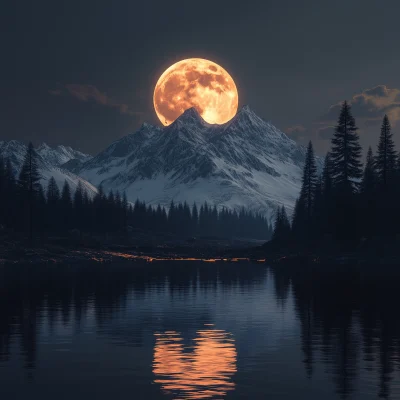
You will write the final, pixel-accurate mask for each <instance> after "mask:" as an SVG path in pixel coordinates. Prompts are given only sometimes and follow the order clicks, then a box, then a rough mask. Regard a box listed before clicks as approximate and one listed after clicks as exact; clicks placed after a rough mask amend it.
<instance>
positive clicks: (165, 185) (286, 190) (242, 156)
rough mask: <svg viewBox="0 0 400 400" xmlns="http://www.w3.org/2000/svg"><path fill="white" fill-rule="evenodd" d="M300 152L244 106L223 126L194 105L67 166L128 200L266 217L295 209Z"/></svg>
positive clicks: (301, 154)
mask: <svg viewBox="0 0 400 400" xmlns="http://www.w3.org/2000/svg"><path fill="white" fill-rule="evenodd" d="M305 153H306V149H305V148H304V147H302V146H299V145H297V144H296V143H295V142H294V141H293V140H291V139H289V138H288V137H287V136H286V135H285V134H284V133H282V132H281V131H279V130H278V129H277V128H276V127H274V126H273V125H272V124H271V123H269V122H266V121H264V120H263V119H261V118H260V117H258V116H257V115H256V114H255V113H254V112H253V111H252V110H251V109H250V108H249V107H248V106H245V107H243V108H242V109H241V110H240V111H239V112H238V113H237V115H236V116H235V117H234V118H233V119H232V120H231V121H229V122H228V123H226V124H224V125H210V124H208V123H206V122H205V121H204V120H203V119H202V118H201V116H200V115H199V114H198V113H197V111H196V110H195V109H194V108H192V109H189V110H187V111H185V112H184V113H183V114H182V115H181V116H180V117H179V118H178V119H177V120H176V121H175V122H174V123H172V124H171V125H169V126H167V127H165V128H159V127H155V126H152V125H149V124H144V125H143V126H142V127H141V128H140V129H139V130H138V131H137V132H135V133H133V134H130V135H128V136H125V137H123V138H122V139H120V140H118V141H116V142H114V143H112V144H111V145H110V146H109V147H108V148H107V149H105V150H104V151H103V152H101V153H99V154H98V155H97V156H95V157H93V158H91V159H90V160H88V161H86V162H84V163H75V162H74V165H73V168H72V170H73V171H74V172H75V173H76V174H78V175H80V176H81V177H82V178H84V179H85V180H87V181H89V182H90V183H92V184H93V185H96V186H98V185H100V184H101V185H102V186H103V187H104V189H105V190H110V189H112V190H119V191H121V192H122V191H124V192H126V194H127V196H128V199H129V200H130V201H135V200H136V199H137V198H139V199H140V200H143V201H145V202H146V203H149V204H158V203H161V204H163V205H166V206H168V204H169V203H170V201H171V200H174V201H175V202H183V201H187V202H188V203H193V202H196V203H197V204H200V203H203V202H204V201H207V202H208V203H211V204H215V205H217V207H219V208H222V207H227V208H231V209H232V208H240V207H241V206H245V207H247V208H249V209H251V210H253V211H259V212H262V213H263V214H266V215H268V216H269V217H270V218H272V217H273V215H274V213H275V210H276V208H277V206H280V205H282V204H283V205H285V207H286V208H287V209H288V211H289V212H291V211H292V210H293V207H294V203H295V200H296V198H297V196H298V194H299V191H300V185H301V174H302V166H303V162H304V159H305ZM317 162H318V165H319V166H321V162H322V161H321V160H320V159H318V160H317Z"/></svg>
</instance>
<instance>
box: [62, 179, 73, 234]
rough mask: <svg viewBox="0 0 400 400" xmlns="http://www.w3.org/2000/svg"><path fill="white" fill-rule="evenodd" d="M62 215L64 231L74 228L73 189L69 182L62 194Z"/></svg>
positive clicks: (65, 184) (65, 183) (66, 183)
mask: <svg viewBox="0 0 400 400" xmlns="http://www.w3.org/2000/svg"><path fill="white" fill-rule="evenodd" d="M60 213H61V221H60V222H61V224H62V228H63V229H64V230H68V229H70V228H71V227H72V222H73V221H72V219H73V211H72V197H71V189H70V186H69V184H68V182H67V181H65V182H64V186H63V188H62V192H61V199H60Z"/></svg>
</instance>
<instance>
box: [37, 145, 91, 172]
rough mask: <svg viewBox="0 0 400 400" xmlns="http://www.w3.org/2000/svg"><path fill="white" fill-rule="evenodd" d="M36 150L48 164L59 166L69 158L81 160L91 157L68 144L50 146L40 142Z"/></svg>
mask: <svg viewBox="0 0 400 400" xmlns="http://www.w3.org/2000/svg"><path fill="white" fill-rule="evenodd" d="M36 152H37V153H38V154H39V155H40V156H41V157H42V158H43V159H45V160H46V161H48V162H49V163H50V164H52V165H54V166H57V167H60V166H61V165H62V164H65V163H66V162H68V161H70V160H79V161H82V162H85V161H88V160H90V159H91V158H92V156H90V155H89V154H84V153H82V152H80V151H78V150H74V149H72V148H71V147H69V146H62V145H60V146H57V147H54V148H52V147H50V146H48V145H47V144H46V143H42V144H41V145H40V146H39V147H37V148H36Z"/></svg>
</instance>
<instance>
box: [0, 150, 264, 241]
mask: <svg viewBox="0 0 400 400" xmlns="http://www.w3.org/2000/svg"><path fill="white" fill-rule="evenodd" d="M37 157H38V156H37V154H36V152H35V149H34V147H33V145H32V144H31V143H30V144H29V146H28V149H27V153H26V155H25V158H24V162H23V164H22V168H21V170H20V172H19V175H18V177H17V178H16V177H15V176H14V172H13V168H12V165H11V162H10V160H6V161H4V160H2V159H0V193H1V196H0V225H1V226H2V228H3V229H4V230H7V231H10V232H17V233H24V234H28V236H29V238H30V239H31V240H32V239H33V237H34V235H35V234H41V235H43V234H47V235H51V234H58V235H64V234H67V233H71V231H72V230H76V231H79V232H80V233H83V232H84V233H88V234H92V235H95V234H105V233H108V234H125V235H129V234H132V233H133V232H134V231H143V232H150V233H152V232H159V233H171V234H175V235H177V236H181V237H197V236H213V237H224V238H232V237H245V238H254V239H269V238H270V237H271V235H272V227H271V226H270V225H269V223H268V220H267V219H266V218H265V217H264V216H263V215H261V214H259V213H253V212H250V211H247V210H246V209H245V208H242V209H240V210H238V211H235V210H228V209H226V208H223V209H221V210H218V209H217V207H216V206H211V205H209V204H207V203H206V202H205V203H204V204H202V205H200V206H199V207H198V206H197V205H196V203H194V204H193V205H192V206H189V205H188V204H187V203H186V202H185V203H177V204H175V203H174V202H173V201H172V202H171V203H170V205H169V207H168V208H166V207H163V206H161V205H158V206H157V207H154V206H151V205H146V204H145V203H144V202H141V201H139V200H137V201H136V202H135V203H134V204H132V203H130V202H128V200H127V197H126V195H125V193H123V194H121V193H119V192H118V191H116V192H113V191H110V192H108V193H105V192H104V190H103V188H102V186H100V187H99V188H98V192H97V193H96V194H94V195H93V196H89V194H88V192H87V191H86V190H85V188H84V186H83V185H82V184H81V182H79V183H78V186H77V188H76V190H75V191H74V192H73V191H72V190H71V188H70V185H69V184H68V182H67V181H65V183H64V186H63V188H62V190H61V191H60V190H59V187H58V185H57V183H56V181H55V179H54V177H51V178H50V179H49V181H48V184H47V187H46V188H43V187H42V185H41V184H40V180H41V175H40V171H39V167H38V159H37Z"/></svg>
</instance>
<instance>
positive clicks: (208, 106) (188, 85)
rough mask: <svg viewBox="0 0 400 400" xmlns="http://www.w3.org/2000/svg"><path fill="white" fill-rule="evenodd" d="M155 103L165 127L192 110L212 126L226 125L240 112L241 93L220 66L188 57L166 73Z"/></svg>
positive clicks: (158, 89)
mask: <svg viewBox="0 0 400 400" xmlns="http://www.w3.org/2000/svg"><path fill="white" fill-rule="evenodd" d="M153 102H154V108H155V110H156V114H157V116H158V118H159V119H160V121H161V122H162V123H163V124H164V125H170V124H171V123H172V122H174V121H175V120H176V119H177V118H178V117H179V116H180V115H181V114H182V113H183V112H184V111H185V110H187V109H188V108H191V107H195V108H196V110H197V111H198V112H199V114H200V115H201V116H202V118H203V119H204V120H205V121H206V122H208V123H209V124H224V123H225V122H228V121H229V120H230V119H232V118H233V117H234V116H235V114H236V112H237V108H238V92H237V89H236V85H235V82H234V81H233V79H232V77H231V76H230V75H229V74H228V72H227V71H226V70H225V69H224V68H222V67H221V66H220V65H218V64H216V63H214V62H212V61H209V60H204V59H202V58H189V59H186V60H182V61H179V62H177V63H175V64H173V65H171V66H170V67H169V68H168V69H166V70H165V71H164V73H163V74H162V75H161V76H160V79H159V80H158V82H157V85H156V87H155V89H154V96H153Z"/></svg>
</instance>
